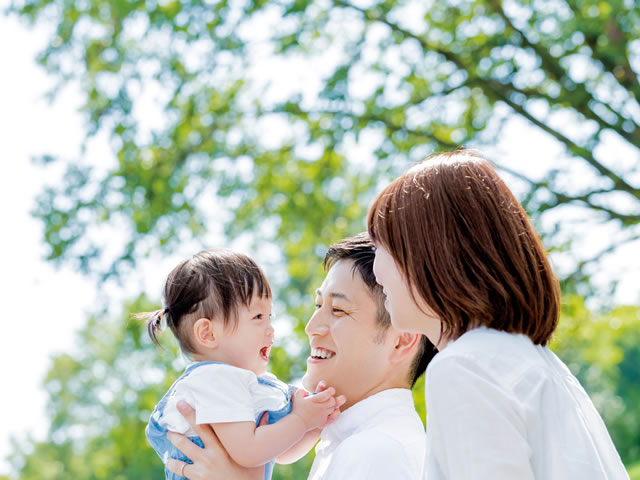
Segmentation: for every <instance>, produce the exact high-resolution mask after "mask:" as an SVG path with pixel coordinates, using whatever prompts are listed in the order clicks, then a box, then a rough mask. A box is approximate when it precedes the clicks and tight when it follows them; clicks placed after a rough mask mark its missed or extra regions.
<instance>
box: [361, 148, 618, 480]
mask: <svg viewBox="0 0 640 480" xmlns="http://www.w3.org/2000/svg"><path fill="white" fill-rule="evenodd" d="M368 230H369V234H370V236H371V238H372V239H373V241H374V243H375V244H376V247H377V249H376V260H375V264H374V271H375V274H376V279H377V281H378V283H380V284H381V285H382V286H383V287H384V291H385V293H386V295H387V300H386V303H385V305H386V307H387V309H388V310H389V313H390V315H391V322H392V323H393V325H394V326H395V327H396V328H398V329H401V330H406V331H410V332H417V333H423V334H425V335H426V336H427V337H428V338H429V339H430V340H431V341H432V342H433V344H434V345H436V346H437V347H438V349H439V350H440V352H439V353H438V354H437V355H436V357H435V359H434V360H433V361H432V362H431V364H430V365H429V367H428V368H427V373H426V380H425V381H426V407H427V412H428V415H427V453H426V464H425V472H424V476H425V478H428V479H429V480H439V479H449V480H457V479H460V480H463V479H464V480H469V479H485V478H486V479H489V478H490V479H492V480H500V479H519V480H525V479H539V480H542V479H544V480H556V479H557V480H560V479H562V480H567V479H576V480H578V479H579V480H591V479H593V480H596V479H622V478H628V475H627V473H626V470H625V469H624V466H623V464H622V462H621V460H620V456H619V455H618V453H617V451H616V449H615V447H614V445H613V443H612V441H611V438H610V436H609V434H608V432H607V429H606V427H605V425H604V423H603V422H602V419H601V418H600V416H599V414H598V412H597V411H596V409H595V408H594V406H593V404H592V402H591V400H590V399H589V397H588V396H587V394H586V393H585V392H584V390H583V389H582V387H581V386H580V384H579V383H578V381H577V380H576V378H575V377H574V376H573V375H572V374H571V373H570V371H569V370H568V369H567V367H566V366H565V365H564V364H563V363H562V362H561V361H560V360H559V359H558V358H557V357H556V356H555V355H554V354H553V353H552V352H551V350H549V348H548V347H547V345H548V343H549V341H550V339H551V336H552V334H553V331H554V330H555V328H556V325H557V323H558V314H559V309H560V290H559V286H558V282H557V280H556V278H555V276H554V274H553V272H552V270H551V266H550V265H549V261H548V260H547V258H546V255H545V252H544V250H543V247H542V244H541V242H540V239H539V238H538V235H537V234H536V232H535V231H534V229H533V227H532V225H531V223H530V221H529V218H528V217H527V214H526V213H525V211H524V209H523V208H522V206H521V205H520V204H519V203H518V201H517V200H516V199H515V197H514V196H513V194H512V193H511V191H510V190H509V189H508V188H507V187H506V186H505V184H504V183H503V182H502V181H501V180H500V178H499V177H498V176H497V174H496V173H495V171H494V169H493V167H492V166H491V164H490V163H489V162H488V161H486V160H485V159H483V158H482V157H480V156H479V155H477V154H475V153H473V152H469V151H464V150H458V151H455V152H453V153H448V154H442V155H437V156H435V157H432V158H429V159H427V160H425V161H424V162H422V163H420V164H418V165H416V166H415V167H413V168H411V169H410V170H409V171H407V172H406V173H405V174H404V175H402V176H401V177H400V178H398V179H397V180H396V181H394V182H393V183H392V184H391V185H389V186H388V187H386V188H385V189H384V190H383V191H382V192H381V193H380V194H379V195H378V197H377V198H376V199H375V201H374V203H373V205H372V206H371V208H370V210H369V214H368Z"/></svg>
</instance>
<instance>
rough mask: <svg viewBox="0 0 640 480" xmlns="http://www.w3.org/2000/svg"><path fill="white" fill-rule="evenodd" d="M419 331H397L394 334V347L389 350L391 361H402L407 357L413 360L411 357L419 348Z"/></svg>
mask: <svg viewBox="0 0 640 480" xmlns="http://www.w3.org/2000/svg"><path fill="white" fill-rule="evenodd" d="M421 337H422V335H421V334H420V333H409V332H398V334H397V335H395V336H394V347H393V351H392V352H391V361H392V362H393V363H402V362H404V361H406V360H407V359H409V360H411V361H413V358H414V357H415V355H416V352H417V351H418V348H420V339H421Z"/></svg>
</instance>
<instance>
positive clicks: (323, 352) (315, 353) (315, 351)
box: [311, 347, 336, 360]
mask: <svg viewBox="0 0 640 480" xmlns="http://www.w3.org/2000/svg"><path fill="white" fill-rule="evenodd" d="M335 354H336V352H332V351H331V350H327V349H326V348H319V347H313V348H312V349H311V358H315V359H316V360H327V359H329V358H333V357H334V356H335Z"/></svg>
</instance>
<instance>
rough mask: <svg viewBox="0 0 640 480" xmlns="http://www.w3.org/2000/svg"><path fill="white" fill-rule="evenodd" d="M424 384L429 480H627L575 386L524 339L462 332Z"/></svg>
mask: <svg viewBox="0 0 640 480" xmlns="http://www.w3.org/2000/svg"><path fill="white" fill-rule="evenodd" d="M425 380H426V406H427V412H428V414H427V451H426V457H425V462H426V463H425V472H424V475H425V477H424V478H425V479H428V480H442V479H447V480H484V479H491V480H507V479H509V480H511V479H516V478H517V479H518V480H530V479H537V480H570V479H576V480H578V479H580V480H605V479H607V480H619V479H628V478H629V476H628V474H627V472H626V470H625V468H624V465H623V464H622V461H621V460H620V456H619V455H618V452H617V451H616V449H615V447H614V445H613V442H612V441H611V437H610V436H609V433H608V432H607V428H606V427H605V424H604V422H603V421H602V418H600V415H599V414H598V412H597V411H596V409H595V407H594V406H593V403H592V402H591V400H590V399H589V396H588V395H587V394H586V393H585V391H584V389H583V388H582V386H581V385H580V383H578V380H577V379H576V378H575V377H574V376H573V375H572V374H571V372H570V371H569V369H568V368H567V367H566V365H565V364H564V363H562V361H561V360H560V359H559V358H558V357H557V356H556V355H555V354H554V353H553V352H552V351H551V350H549V348H547V347H541V346H536V345H534V344H533V343H532V342H531V340H530V339H529V338H528V337H526V336H524V335H514V334H510V333H505V332H499V331H497V330H491V329H488V328H484V327H483V328H477V329H474V330H471V331H469V332H466V333H465V334H464V335H462V336H461V337H460V338H459V339H457V340H456V341H454V342H452V343H450V344H449V345H448V346H447V347H446V348H444V349H443V350H442V351H441V352H440V353H438V354H437V355H436V356H435V358H434V359H433V361H432V362H431V364H430V365H429V367H428V368H427V373H426V379H425Z"/></svg>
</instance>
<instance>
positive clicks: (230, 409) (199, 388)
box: [160, 363, 287, 436]
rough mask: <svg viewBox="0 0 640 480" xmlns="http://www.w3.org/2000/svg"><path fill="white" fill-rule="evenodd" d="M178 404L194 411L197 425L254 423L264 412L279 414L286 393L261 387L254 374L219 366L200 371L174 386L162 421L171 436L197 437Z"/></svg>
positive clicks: (195, 371) (285, 401) (269, 375)
mask: <svg viewBox="0 0 640 480" xmlns="http://www.w3.org/2000/svg"><path fill="white" fill-rule="evenodd" d="M263 376H264V377H268V380H269V381H271V382H274V383H278V384H280V385H281V386H282V387H283V389H284V391H286V390H287V386H286V384H284V383H283V382H280V380H278V379H277V378H276V377H275V376H274V375H271V374H269V373H267V374H264V375H263ZM178 400H185V401H186V402H187V403H188V404H189V405H191V406H192V407H193V408H194V409H195V411H196V422H197V423H198V424H203V423H231V422H255V421H256V420H257V416H258V415H259V414H260V413H262V412H263V411H265V410H271V411H276V410H280V409H281V408H283V407H284V406H285V405H286V404H287V398H286V396H285V394H284V392H280V391H279V390H278V389H276V388H273V387H271V386H268V385H262V384H260V383H259V382H258V377H257V376H256V374H255V373H253V372H251V371H249V370H244V369H242V368H237V367H233V366H231V365H226V364H217V363H216V364H208V365H202V366H200V367H197V368H196V369H194V370H193V372H191V373H190V374H189V375H188V376H186V377H185V378H183V379H182V380H180V381H179V382H178V383H177V384H176V385H175V386H174V389H173V392H172V393H171V394H170V397H169V399H168V401H167V404H166V405H165V408H164V412H163V416H162V418H161V420H160V423H161V424H163V425H166V426H167V428H168V429H169V430H170V431H172V432H178V433H183V434H185V435H187V436H197V433H196V432H195V431H193V429H192V428H191V427H190V426H189V423H188V422H187V421H186V420H185V418H184V417H183V416H182V415H180V412H178V410H177V409H176V404H177V402H178Z"/></svg>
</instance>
